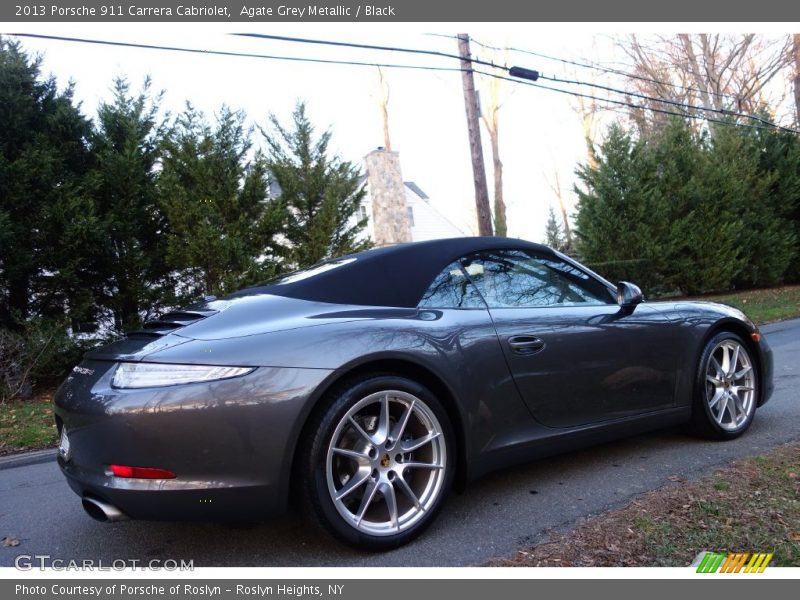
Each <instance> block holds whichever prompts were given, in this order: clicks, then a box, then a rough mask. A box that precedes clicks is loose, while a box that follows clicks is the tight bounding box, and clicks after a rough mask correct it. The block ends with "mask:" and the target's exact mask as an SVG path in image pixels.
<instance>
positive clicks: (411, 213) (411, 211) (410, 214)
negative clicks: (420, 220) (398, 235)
mask: <svg viewBox="0 0 800 600" xmlns="http://www.w3.org/2000/svg"><path fill="white" fill-rule="evenodd" d="M408 226H409V227H413V226H414V208H413V207H412V206H409V207H408Z"/></svg>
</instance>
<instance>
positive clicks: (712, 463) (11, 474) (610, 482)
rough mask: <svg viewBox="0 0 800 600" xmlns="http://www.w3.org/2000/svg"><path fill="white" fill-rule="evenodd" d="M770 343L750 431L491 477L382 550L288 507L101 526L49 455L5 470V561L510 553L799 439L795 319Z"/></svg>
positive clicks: (398, 558)
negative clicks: (272, 513) (766, 386)
mask: <svg viewBox="0 0 800 600" xmlns="http://www.w3.org/2000/svg"><path fill="white" fill-rule="evenodd" d="M763 331H764V332H765V333H766V334H767V336H768V340H769V342H770V344H771V346H772V348H773V350H774V351H775V382H776V390H775V394H774V396H773V398H772V400H770V402H769V403H768V404H767V405H766V406H764V407H763V408H762V409H759V411H758V413H757V415H756V419H755V422H754V423H753V426H752V427H751V429H750V431H749V432H748V433H747V434H746V435H745V436H743V437H741V438H739V439H738V440H735V441H733V442H725V443H719V442H716V443H715V442H706V441H702V440H697V439H694V438H691V437H688V436H686V435H684V434H682V433H681V432H680V431H672V430H670V431H662V432H658V433H654V434H649V435H643V436H638V437H635V438H631V439H627V440H623V441H619V442H614V443H610V444H605V445H602V446H599V447H595V448H592V449H589V450H585V451H581V452H575V453H571V454H568V455H564V456H561V457H558V458H556V459H550V460H545V461H540V462H538V463H532V464H530V465H527V466H523V467H518V468H514V469H510V470H507V471H503V472H501V473H497V474H494V475H490V476H488V477H485V478H483V479H481V480H480V481H478V482H476V483H474V484H472V485H471V486H470V487H469V489H468V490H467V491H466V493H464V494H463V495H453V496H452V497H451V498H450V499H449V501H448V503H447V505H446V506H445V508H444V510H443V512H442V514H441V515H440V517H439V519H438V520H437V521H436V523H434V524H433V526H432V527H431V528H430V529H429V530H428V532H427V533H426V534H425V535H423V537H422V538H421V539H419V540H417V541H416V542H414V543H412V544H411V545H409V546H406V547H404V548H401V549H399V550H396V551H393V552H389V553H386V554H362V553H358V552H355V551H352V550H350V549H348V548H345V547H343V546H341V545H339V544H337V543H336V542H333V541H332V540H331V539H329V538H328V537H327V536H326V535H325V534H323V533H321V532H319V531H317V530H316V529H315V528H314V527H313V526H311V525H308V524H306V523H305V522H304V520H303V519H302V518H300V517H297V516H293V517H289V518H285V519H282V520H277V521H272V522H268V523H246V524H219V523H203V524H196V523H195V524H191V523H152V522H135V521H126V522H120V523H113V524H102V523H97V522H95V521H93V520H91V519H90V518H89V517H88V516H87V515H85V514H84V512H83V510H82V509H81V507H80V502H79V501H78V498H77V497H76V496H75V495H74V494H73V493H72V491H71V490H70V489H69V488H68V487H67V484H66V483H65V482H64V480H63V478H62V476H61V474H60V473H59V471H58V468H57V466H56V465H55V463H54V462H48V463H42V464H35V465H28V466H20V467H15V468H11V469H5V470H0V538H2V537H4V536H14V537H16V538H17V539H19V541H20V544H19V546H17V547H8V548H6V547H1V546H0V565H3V566H10V565H13V562H14V558H15V557H16V556H17V555H19V554H49V555H51V556H52V557H53V558H61V559H65V560H70V559H84V558H91V559H95V560H96V559H102V560H103V561H104V563H109V564H110V563H111V561H113V560H115V559H121V558H124V559H138V560H150V559H157V558H160V559H162V560H164V559H176V560H180V559H184V560H193V561H194V565H195V566H329V567H330V566H465V565H476V564H482V563H484V562H485V561H486V560H488V559H490V558H493V557H498V556H505V555H510V554H512V553H513V552H514V551H515V550H516V549H517V547H518V546H519V545H520V544H523V543H526V542H535V541H538V540H542V539H545V538H546V537H547V534H548V530H550V529H552V528H559V529H563V528H569V527H570V526H571V525H572V524H574V523H575V522H576V521H577V520H578V519H580V518H582V517H586V516H588V515H591V514H594V513H599V512H603V511H605V510H608V509H611V508H615V507H619V506H622V505H624V504H626V503H627V502H628V501H629V500H630V499H631V498H632V497H634V496H636V495H637V494H641V493H642V492H645V491H648V490H652V489H655V488H658V487H661V486H664V485H668V484H670V483H671V480H670V477H674V476H680V477H686V478H696V477H700V476H702V475H705V474H707V473H710V472H711V471H713V470H714V469H715V468H716V467H719V466H721V465H724V464H726V463H728V462H730V461H732V460H734V459H736V458H738V457H742V456H748V455H753V454H757V453H760V452H763V451H765V450H767V449H769V448H771V447H774V446H776V445H778V444H782V443H784V442H789V441H793V440H800V402H799V401H798V400H799V398H798V393H797V386H798V384H799V383H800V319H798V320H793V321H785V322H783V323H776V324H773V325H768V326H765V327H764V328H763Z"/></svg>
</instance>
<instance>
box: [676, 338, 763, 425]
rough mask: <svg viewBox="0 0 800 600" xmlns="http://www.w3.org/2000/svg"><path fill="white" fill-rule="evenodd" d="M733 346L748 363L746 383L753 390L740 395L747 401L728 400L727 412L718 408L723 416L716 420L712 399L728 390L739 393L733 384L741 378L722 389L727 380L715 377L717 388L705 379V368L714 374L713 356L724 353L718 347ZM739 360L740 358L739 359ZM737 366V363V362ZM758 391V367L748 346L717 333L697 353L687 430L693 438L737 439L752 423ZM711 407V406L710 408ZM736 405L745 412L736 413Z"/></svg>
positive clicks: (741, 340) (716, 407)
mask: <svg viewBox="0 0 800 600" xmlns="http://www.w3.org/2000/svg"><path fill="white" fill-rule="evenodd" d="M737 345H738V346H739V348H740V352H743V353H744V356H745V357H746V359H747V362H749V368H750V369H751V372H752V377H749V379H751V381H750V383H751V384H752V385H751V386H750V387H752V388H753V389H752V390H750V391H749V394H750V395H749V396H746V395H747V393H748V392H747V391H745V392H743V394H745V397H746V398H747V401H744V402H741V403H737V402H736V401H735V400H732V398H731V402H733V404H732V405H731V407H729V408H727V409H721V410H722V414H723V416H722V417H720V416H719V412H720V409H719V406H720V405H719V400H718V403H717V404H714V402H713V401H714V396H715V395H716V394H717V393H720V392H724V391H726V390H729V389H730V390H733V389H736V390H737V392H739V390H740V389H741V388H738V387H735V385H736V384H737V383H742V382H743V381H744V380H745V378H744V377H743V378H741V379H739V380H737V381H732V382H729V383H728V384H727V386H725V384H724V382H725V380H726V379H728V377H721V376H719V377H718V381H720V383H721V385H716V383H715V382H712V381H709V379H708V376H709V369H711V370H712V371H717V365H720V361H719V360H718V359H717V358H716V357H718V356H720V354H719V353H720V352H722V353H723V354H724V351H725V348H722V346H726V347H727V346H731V347H735V346H737ZM729 351H731V355H729V356H730V357H731V359H732V358H733V356H732V354H733V352H732V350H730V349H729ZM712 358H713V359H714V360H717V363H716V365H711V361H712ZM739 360H742V359H741V358H739ZM737 364H739V363H738V362H737ZM735 367H736V365H734V370H733V373H735V372H736V368H735ZM743 371H745V369H744V368H742V369H739V372H743ZM730 386H734V387H730ZM760 391H761V390H760V388H759V373H758V364H757V362H756V360H755V356H754V355H753V351H752V349H751V348H750V346H749V345H748V344H747V343H746V342H745V341H744V340H743V339H742V338H741V337H740V336H739V335H737V334H735V333H733V332H730V331H721V332H719V333H717V334H715V335H714V336H713V337H712V338H711V339H710V340H708V342H707V343H706V345H705V347H704V348H703V352H702V353H701V354H700V360H699V362H698V365H697V372H696V375H695V384H694V398H693V401H692V419H691V422H690V429H691V431H692V432H693V433H694V434H696V435H699V436H702V437H705V438H708V439H714V440H732V439H735V438H737V437H739V436H740V435H742V434H743V433H744V432H745V431H747V429H748V428H749V427H750V425H751V424H752V422H753V419H754V417H755V414H756V407H757V405H758V398H759V394H760ZM740 394H742V392H739V393H738V394H737V396H736V397H737V398H739V399H740V400H741V396H740ZM727 402H728V399H726V406H727ZM712 404H713V406H714V407H713V408H712ZM740 406H742V407H743V408H744V409H745V410H743V411H739V407H740ZM726 410H727V412H726ZM734 413H735V414H734ZM726 416H727V419H726ZM741 417H743V418H741ZM738 418H741V422H737V419H738ZM726 421H727V422H726Z"/></svg>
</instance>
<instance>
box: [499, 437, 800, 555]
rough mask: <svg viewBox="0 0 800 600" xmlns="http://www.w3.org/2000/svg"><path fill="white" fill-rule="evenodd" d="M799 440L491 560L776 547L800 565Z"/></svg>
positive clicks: (679, 483) (773, 549)
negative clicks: (507, 555)
mask: <svg viewBox="0 0 800 600" xmlns="http://www.w3.org/2000/svg"><path fill="white" fill-rule="evenodd" d="M798 472H800V446H798V445H791V446H784V447H781V448H779V449H777V450H774V451H772V452H770V453H768V454H765V455H762V456H757V457H755V458H750V459H747V460H743V461H739V462H737V463H734V464H733V465H731V466H730V467H727V468H725V469H721V470H719V471H717V472H716V473H715V474H714V475H713V476H711V477H707V478H705V479H702V480H700V481H696V482H686V481H684V480H681V479H679V478H677V477H676V478H674V484H673V485H669V486H667V487H665V488H662V489H660V490H656V491H653V492H650V493H647V494H644V495H643V496H640V497H639V498H637V499H636V500H635V501H633V502H631V503H630V504H629V505H628V506H626V507H625V508H623V509H620V510H616V511H612V512H609V513H606V514H602V515H599V516H596V517H592V518H589V519H587V520H585V521H584V522H582V523H580V524H579V525H578V526H577V527H576V528H575V529H574V530H573V531H571V532H569V533H566V534H559V533H553V534H552V535H551V537H550V540H549V541H547V542H545V543H541V544H538V545H536V546H533V547H529V548H522V549H520V550H519V551H518V552H517V554H516V556H514V557H513V558H511V559H507V560H496V561H493V562H492V563H490V566H512V567H517V566H518V567H528V566H548V567H552V566H576V567H577V566H580V567H587V566H592V567H595V566H603V567H623V566H633V567H653V566H687V565H689V564H690V562H691V561H692V560H693V559H694V557H695V556H696V555H697V554H698V553H699V552H701V551H703V550H713V551H716V552H722V553H727V552H751V553H752V552H773V553H774V554H775V556H774V558H773V562H772V565H774V566H795V567H796V566H800V479H798Z"/></svg>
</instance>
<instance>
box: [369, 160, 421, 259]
mask: <svg viewBox="0 0 800 600" xmlns="http://www.w3.org/2000/svg"><path fill="white" fill-rule="evenodd" d="M364 165H365V167H366V170H367V185H368V186H369V195H370V197H371V199H372V227H373V231H374V240H373V241H374V242H375V245H376V246H388V245H389V244H400V243H403V242H410V241H411V228H410V226H409V223H408V208H407V207H406V192H405V185H404V184H403V174H402V172H401V171H400V155H399V154H398V153H397V152H392V151H391V150H384V149H383V148H378V149H377V150H373V151H372V152H370V153H369V154H367V155H366V156H365V157H364Z"/></svg>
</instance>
